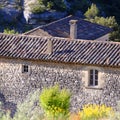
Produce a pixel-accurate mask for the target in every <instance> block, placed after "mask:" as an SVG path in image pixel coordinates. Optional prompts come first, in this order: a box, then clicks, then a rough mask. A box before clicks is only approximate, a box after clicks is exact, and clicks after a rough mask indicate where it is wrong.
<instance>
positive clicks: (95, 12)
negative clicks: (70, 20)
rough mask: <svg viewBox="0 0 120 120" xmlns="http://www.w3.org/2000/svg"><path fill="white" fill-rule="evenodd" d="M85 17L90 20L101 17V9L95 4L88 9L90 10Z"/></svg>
mask: <svg viewBox="0 0 120 120" xmlns="http://www.w3.org/2000/svg"><path fill="white" fill-rule="evenodd" d="M84 15H85V17H86V18H87V19H88V20H90V19H94V18H95V16H98V15H99V9H98V8H97V6H96V5H95V4H92V5H91V7H90V8H88V10H87V11H86V12H85V14H84Z"/></svg>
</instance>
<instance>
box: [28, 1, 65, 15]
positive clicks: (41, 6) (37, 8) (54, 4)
mask: <svg viewBox="0 0 120 120" xmlns="http://www.w3.org/2000/svg"><path fill="white" fill-rule="evenodd" d="M30 7H31V12H33V13H41V12H44V11H45V10H51V9H52V10H57V11H65V10H66V6H65V3H64V0H38V2H37V3H32V4H30Z"/></svg>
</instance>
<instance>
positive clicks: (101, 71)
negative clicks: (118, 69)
mask: <svg viewBox="0 0 120 120" xmlns="http://www.w3.org/2000/svg"><path fill="white" fill-rule="evenodd" d="M93 69H95V70H97V71H98V85H95V86H92V85H90V84H89V80H90V70H93ZM103 76H104V68H102V67H96V66H85V67H84V68H83V70H82V82H83V83H84V87H85V89H98V90H102V88H103V86H104V82H105V81H104V79H103Z"/></svg>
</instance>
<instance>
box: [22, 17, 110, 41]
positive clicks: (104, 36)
mask: <svg viewBox="0 0 120 120" xmlns="http://www.w3.org/2000/svg"><path fill="white" fill-rule="evenodd" d="M73 31H75V32H73ZM110 32H112V29H110V28H108V27H105V26H102V25H99V24H95V23H91V22H89V21H86V20H84V19H81V18H79V17H76V16H71V15H70V16H67V17H65V18H62V19H60V20H57V21H54V22H52V23H49V24H46V25H43V26H39V27H37V28H35V29H32V30H30V31H28V32H26V33H24V34H25V35H34V36H48V37H62V38H71V39H73V38H74V37H75V38H76V39H81V40H98V41H107V40H109V33H110ZM74 33H75V34H74ZM73 34H74V37H73V36H71V35H73Z"/></svg>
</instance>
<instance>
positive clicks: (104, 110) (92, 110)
mask: <svg viewBox="0 0 120 120" xmlns="http://www.w3.org/2000/svg"><path fill="white" fill-rule="evenodd" d="M111 113H113V110H112V108H111V107H107V106H105V105H86V106H84V107H83V110H82V111H80V112H79V115H80V118H81V120H99V119H101V118H107V117H108V116H109V114H111Z"/></svg>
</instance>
